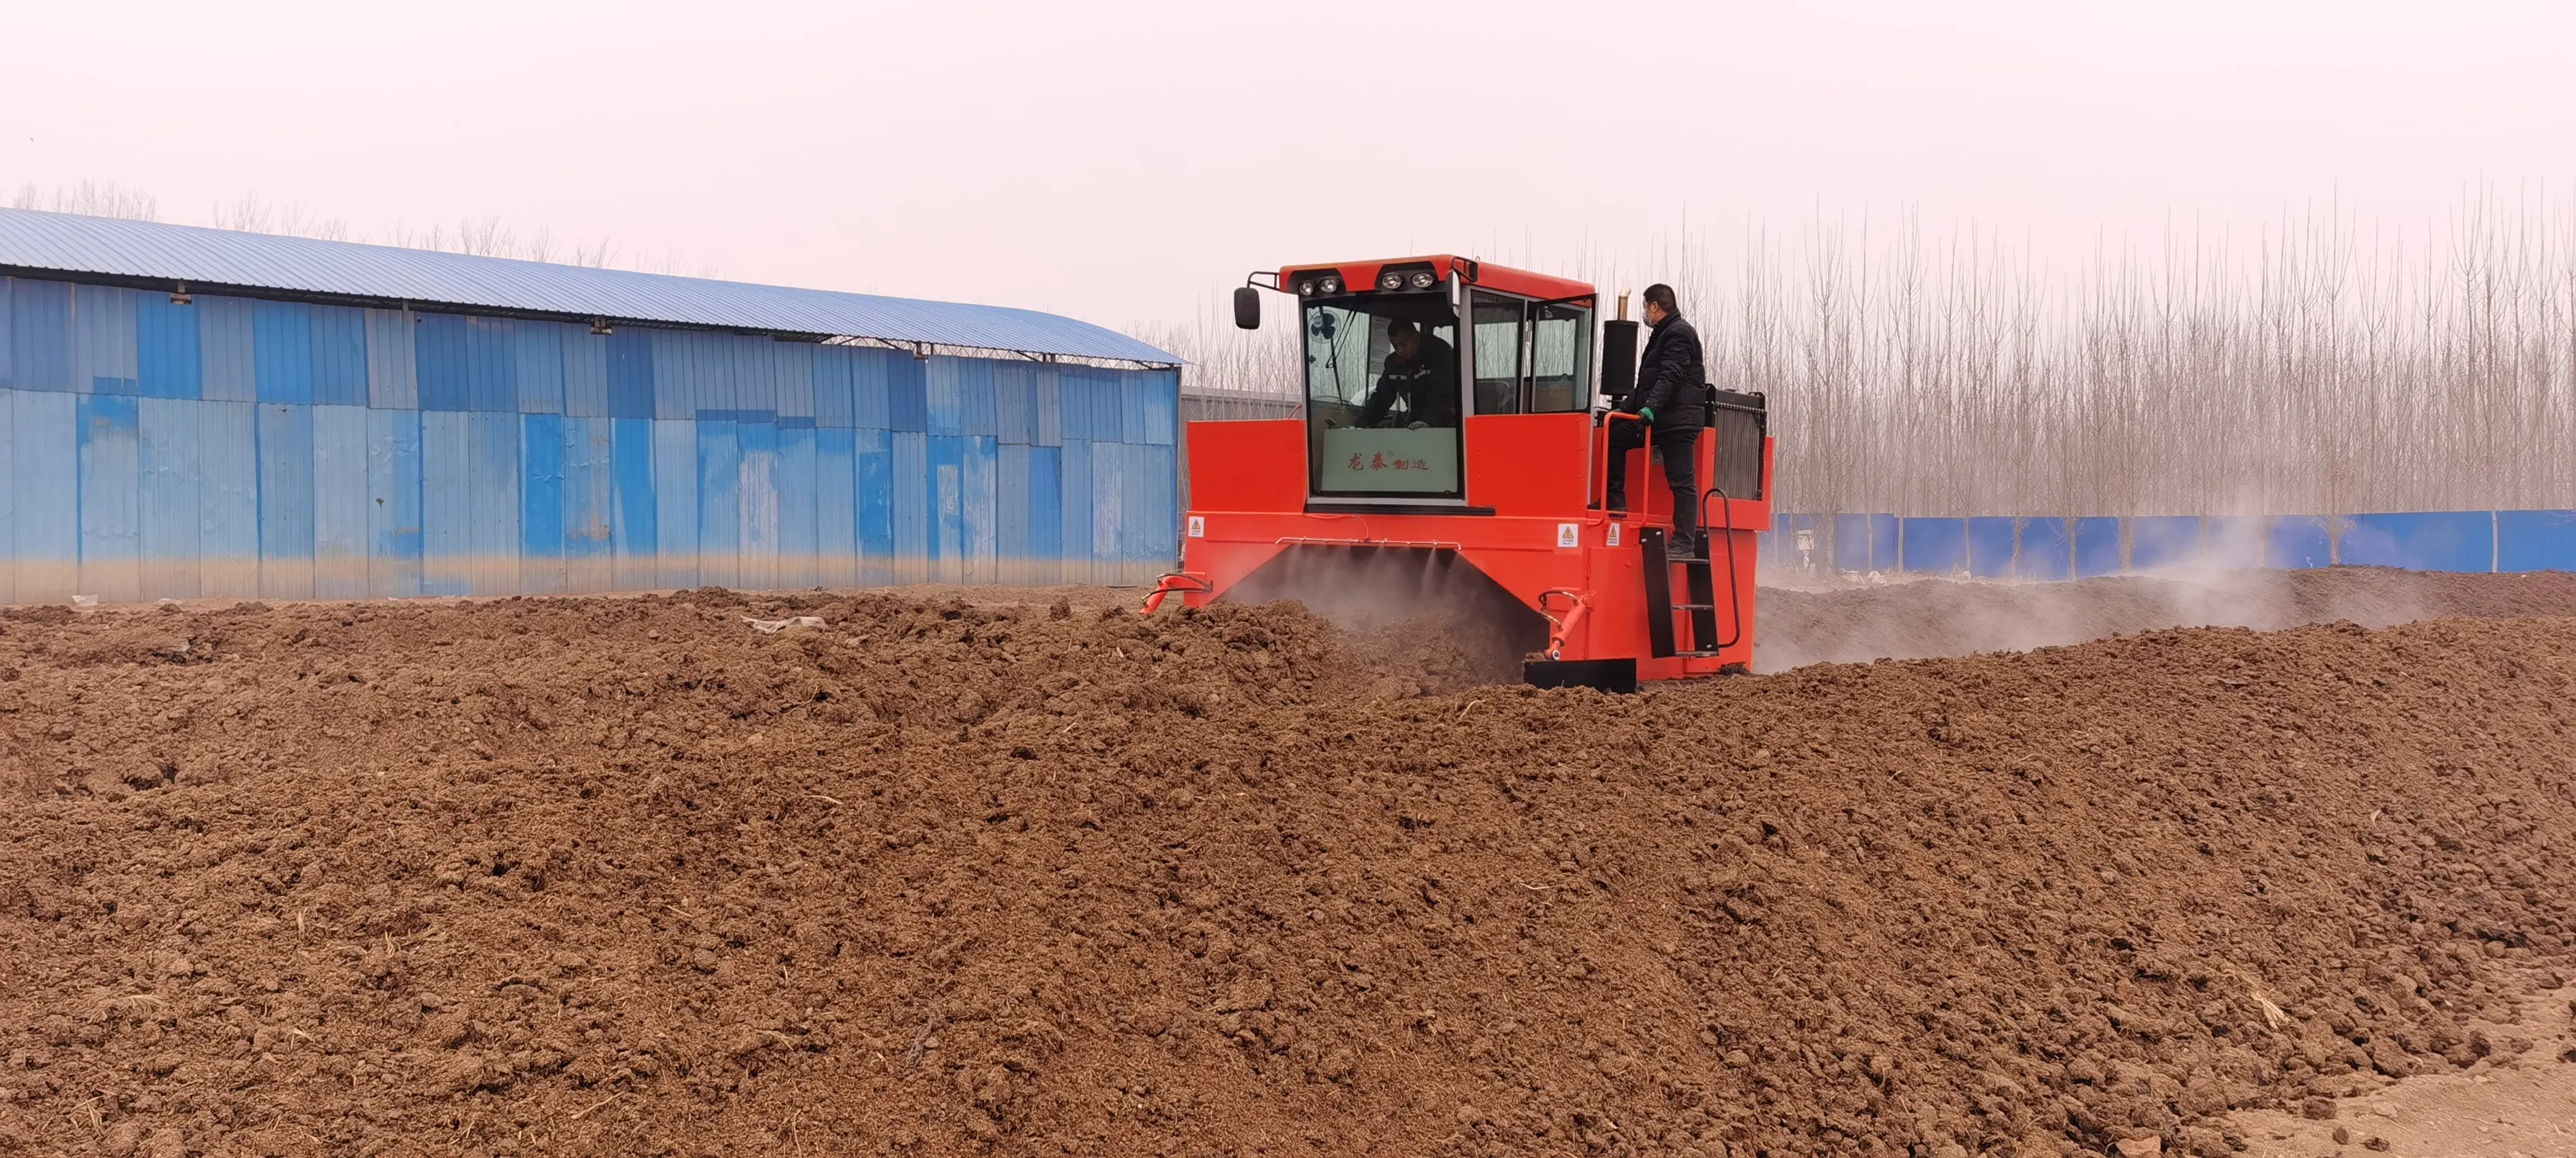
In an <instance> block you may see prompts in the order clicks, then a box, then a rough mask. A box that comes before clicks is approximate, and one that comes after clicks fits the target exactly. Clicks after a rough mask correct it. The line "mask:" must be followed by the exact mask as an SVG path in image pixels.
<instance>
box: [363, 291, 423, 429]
mask: <svg viewBox="0 0 2576 1158" xmlns="http://www.w3.org/2000/svg"><path fill="white" fill-rule="evenodd" d="M419 329H420V324H419V322H418V321H417V320H416V317H415V315H413V314H412V312H411V311H409V310H368V311H367V405H369V406H373V407H375V408H377V409H379V410H418V409H420V375H419V352H418V351H419V342H418V338H419V334H417V333H416V332H415V331H417V330H419Z"/></svg>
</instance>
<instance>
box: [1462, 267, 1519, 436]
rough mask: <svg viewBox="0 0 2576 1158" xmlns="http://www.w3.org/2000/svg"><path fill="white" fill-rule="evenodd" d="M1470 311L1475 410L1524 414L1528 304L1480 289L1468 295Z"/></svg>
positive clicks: (1480, 412) (1488, 412) (1482, 412)
mask: <svg viewBox="0 0 2576 1158" xmlns="http://www.w3.org/2000/svg"><path fill="white" fill-rule="evenodd" d="M1468 314H1469V316H1470V317H1471V319H1472V321H1473V324H1474V327H1475V333H1474V335H1473V336H1472V337H1471V338H1470V341H1472V342H1473V343H1474V344H1475V350H1476V356H1475V357H1476V413H1478V414H1519V413H1521V411H1522V408H1523V407H1522V398H1521V386H1522V383H1523V382H1524V381H1525V380H1526V378H1527V373H1526V363H1527V360H1528V359H1527V357H1526V355H1527V349H1526V343H1527V338H1526V329H1527V325H1526V323H1527V315H1528V303H1527V302H1524V301H1522V300H1521V299H1519V298H1510V297H1504V296H1502V295H1500V294H1491V293H1485V292H1483V291H1481V290H1480V291H1477V292H1475V293H1473V294H1470V295H1469V296H1468Z"/></svg>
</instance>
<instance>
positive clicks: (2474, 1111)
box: [2223, 976, 2576, 1158]
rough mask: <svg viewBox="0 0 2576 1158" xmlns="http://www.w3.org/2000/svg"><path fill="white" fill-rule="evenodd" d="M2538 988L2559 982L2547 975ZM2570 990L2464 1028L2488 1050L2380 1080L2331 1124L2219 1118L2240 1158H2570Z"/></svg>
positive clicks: (2573, 1131) (2287, 1118) (2574, 1044)
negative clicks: (2451, 1064)
mask: <svg viewBox="0 0 2576 1158" xmlns="http://www.w3.org/2000/svg"><path fill="white" fill-rule="evenodd" d="M2547 980H2550V981H2555V980H2560V978H2557V977H2555V976H2552V977H2549V978H2547ZM2571 1009H2576V987H2569V988H2562V989H2558V990H2555V991H2552V992H2548V993H2542V994H2538V995H2536V996H2534V997H2533V998H2532V999H2531V1000H2528V1001H2525V1002H2522V1003H2520V1004H2519V1008H2514V1009H2510V1010H2507V1011H2505V1012H2504V1014H2503V1016H2502V1018H2501V1019H2498V1020H2494V1021H2485V1022H2482V1023H2481V1024H2477V1025H2475V1026H2473V1027H2472V1028H2473V1031H2474V1032H2478V1033H2482V1034H2484V1035H2486V1037H2487V1039H2488V1041H2489V1042H2490V1043H2491V1045H2492V1047H2493V1048H2492V1052H2490V1053H2489V1054H2488V1055H2487V1056H2486V1057H2483V1058H2480V1059H2479V1060H2478V1061H2477V1062H2476V1063H2474V1064H2472V1065H2470V1066H2469V1067H2468V1068H2466V1069H2456V1070H2452V1069H2447V1067H2446V1071H2447V1072H2441V1073H2435V1074H2428V1075H2425V1076H2421V1077H2411V1078H2407V1079H2405V1080H2403V1081H2397V1080H2388V1085H2387V1086H2385V1087H2384V1088H2381V1089H2378V1090H2376V1091H2374V1092H2371V1093H2369V1094H2367V1095H2366V1096H2363V1097H2361V1098H2359V1099H2358V1100H2354V1101H2342V1102H2337V1103H2335V1105H2334V1109H2335V1115H2334V1116H2333V1117H2331V1118H2319V1117H2310V1116H2307V1115H2305V1114H2300V1113H2292V1112H2288V1111H2284V1110H2246V1111H2242V1112H2239V1113H2236V1114H2231V1115H2229V1116H2228V1117H2227V1118H2226V1119H2225V1120H2224V1122H2223V1128H2224V1129H2225V1131H2226V1132H2227V1133H2228V1134H2230V1135H2232V1136H2234V1137H2235V1138H2236V1140H2238V1141H2241V1142H2244V1143H2245V1144H2246V1149H2245V1158H2329V1156H2332V1155H2338V1154H2341V1155H2352V1156H2354V1158H2361V1156H2364V1155H2367V1154H2374V1153H2376V1154H2386V1155H2388V1156H2389V1158H2557V1156H2559V1155H2564V1154H2576V1064H2570V1063H2576V1032H2571V1031H2570V1030H2571V1027H2570V1025H2569V1013H2570V1011H2571Z"/></svg>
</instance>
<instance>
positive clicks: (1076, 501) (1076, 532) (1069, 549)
mask: <svg viewBox="0 0 2576 1158" xmlns="http://www.w3.org/2000/svg"><path fill="white" fill-rule="evenodd" d="M1058 450H1059V451H1060V452H1061V458H1060V459H1059V460H1058V461H1059V464H1060V465H1059V467H1058V476H1059V477H1060V478H1061V479H1062V480H1063V481H1062V483H1061V484H1060V485H1059V486H1058V487H1057V488H1056V490H1057V496H1058V497H1059V498H1061V499H1063V500H1064V514H1063V517H1062V518H1061V519H1060V520H1059V524H1060V525H1061V526H1062V527H1063V535H1064V545H1063V547H1062V549H1061V550H1060V552H1059V557H1060V558H1062V559H1063V560H1064V576H1063V578H1062V579H1061V580H1059V581H1060V582H1065V583H1087V582H1090V581H1091V578H1092V574H1093V568H1092V552H1091V540H1092V527H1093V518H1094V515H1093V511H1092V506H1093V503H1092V499H1093V497H1094V495H1095V493H1096V490H1095V487H1094V485H1093V482H1092V467H1091V450H1092V444H1091V441H1090V440H1089V439H1082V438H1067V439H1065V440H1064V445H1063V446H1062V447H1059V448H1058Z"/></svg>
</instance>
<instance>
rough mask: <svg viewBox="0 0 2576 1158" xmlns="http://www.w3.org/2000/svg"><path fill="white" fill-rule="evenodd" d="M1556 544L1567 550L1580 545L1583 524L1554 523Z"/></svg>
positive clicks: (1581, 542) (1581, 543)
mask: <svg viewBox="0 0 2576 1158" xmlns="http://www.w3.org/2000/svg"><path fill="white" fill-rule="evenodd" d="M1556 545H1557V546H1558V547H1560V548H1563V549H1565V550H1568V551H1571V550H1573V549H1575V548H1576V547H1580V546H1582V545H1583V524H1581V523H1558V524H1557V525H1556Z"/></svg>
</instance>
